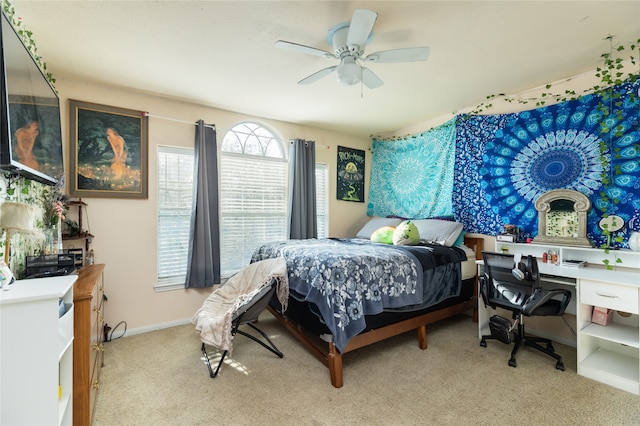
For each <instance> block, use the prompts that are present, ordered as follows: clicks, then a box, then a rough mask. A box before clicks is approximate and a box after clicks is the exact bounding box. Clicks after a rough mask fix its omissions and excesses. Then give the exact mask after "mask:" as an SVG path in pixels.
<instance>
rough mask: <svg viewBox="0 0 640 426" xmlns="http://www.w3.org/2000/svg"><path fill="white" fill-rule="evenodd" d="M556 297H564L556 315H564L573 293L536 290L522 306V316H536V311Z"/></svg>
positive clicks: (556, 290) (563, 290)
mask: <svg viewBox="0 0 640 426" xmlns="http://www.w3.org/2000/svg"><path fill="white" fill-rule="evenodd" d="M555 296H562V299H561V300H560V306H559V308H558V311H557V312H556V313H555V314H554V315H562V314H563V313H564V310H565V309H566V308H567V305H569V301H570V300H571V292H570V291H569V290H565V289H555V290H544V289H541V288H536V289H535V290H534V291H533V293H532V294H531V296H529V298H528V299H527V301H526V302H525V303H524V305H522V314H523V315H525V316H531V315H535V313H536V309H538V308H539V307H540V306H542V305H544V304H545V303H547V302H548V301H549V300H551V299H552V298H554V297H555Z"/></svg>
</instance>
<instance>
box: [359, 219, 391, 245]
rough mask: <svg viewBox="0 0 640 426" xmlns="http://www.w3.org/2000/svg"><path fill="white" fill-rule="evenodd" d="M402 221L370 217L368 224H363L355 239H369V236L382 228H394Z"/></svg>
mask: <svg viewBox="0 0 640 426" xmlns="http://www.w3.org/2000/svg"><path fill="white" fill-rule="evenodd" d="M400 222H402V220H400V219H397V218H392V217H372V218H371V219H369V222H367V223H365V225H364V226H363V227H362V229H361V230H359V231H358V233H357V234H356V237H358V238H366V239H368V240H369V239H371V234H373V233H374V232H375V231H377V230H378V229H379V228H382V227H383V226H393V227H396V226H398V225H399V224H400Z"/></svg>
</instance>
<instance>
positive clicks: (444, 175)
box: [367, 119, 456, 219]
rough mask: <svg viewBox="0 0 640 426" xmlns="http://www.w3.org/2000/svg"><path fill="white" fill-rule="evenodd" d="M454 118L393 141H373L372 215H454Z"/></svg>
mask: <svg viewBox="0 0 640 426" xmlns="http://www.w3.org/2000/svg"><path fill="white" fill-rule="evenodd" d="M455 136H456V122H455V119H451V120H449V121H448V122H447V123H445V124H443V125H441V126H439V127H436V128H434V129H431V130H428V131H426V132H423V133H420V134H417V135H412V136H408V137H406V138H403V139H396V140H391V141H382V140H376V139H374V140H373V158H372V162H371V163H372V166H371V184H370V188H369V205H368V206H367V214H368V215H369V216H382V217H385V216H389V215H391V216H399V217H406V218H412V219H418V218H429V217H435V216H447V215H451V211H452V207H451V192H452V188H453V170H454V160H455Z"/></svg>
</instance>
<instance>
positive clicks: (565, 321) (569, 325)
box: [561, 314, 576, 336]
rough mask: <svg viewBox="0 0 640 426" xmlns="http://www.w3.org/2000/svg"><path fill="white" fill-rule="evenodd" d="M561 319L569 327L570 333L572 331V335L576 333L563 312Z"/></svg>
mask: <svg viewBox="0 0 640 426" xmlns="http://www.w3.org/2000/svg"><path fill="white" fill-rule="evenodd" d="M561 317H562V320H563V321H564V323H565V324H567V327H569V330H571V333H573V335H574V336H575V335H576V331H575V330H574V329H573V328H572V327H571V324H569V322H568V321H567V319H566V318H565V317H564V314H562V315H561Z"/></svg>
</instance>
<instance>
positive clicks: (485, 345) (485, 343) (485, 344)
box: [480, 339, 487, 348]
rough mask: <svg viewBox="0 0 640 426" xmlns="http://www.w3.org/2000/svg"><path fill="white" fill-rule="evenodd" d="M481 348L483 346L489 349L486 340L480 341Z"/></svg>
mask: <svg viewBox="0 0 640 426" xmlns="http://www.w3.org/2000/svg"><path fill="white" fill-rule="evenodd" d="M480 346H482V347H483V348H486V347H487V341H486V340H484V339H482V340H480Z"/></svg>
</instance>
